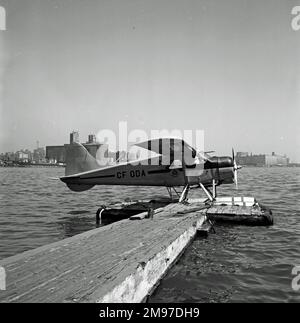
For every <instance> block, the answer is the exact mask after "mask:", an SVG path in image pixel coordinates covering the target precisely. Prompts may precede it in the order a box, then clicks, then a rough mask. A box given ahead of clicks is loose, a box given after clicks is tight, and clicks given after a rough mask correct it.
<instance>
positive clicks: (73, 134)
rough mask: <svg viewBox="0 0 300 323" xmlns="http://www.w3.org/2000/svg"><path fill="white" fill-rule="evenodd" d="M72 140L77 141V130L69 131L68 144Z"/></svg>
mask: <svg viewBox="0 0 300 323" xmlns="http://www.w3.org/2000/svg"><path fill="white" fill-rule="evenodd" d="M74 142H79V132H78V131H73V132H71V133H70V144H73V143H74Z"/></svg>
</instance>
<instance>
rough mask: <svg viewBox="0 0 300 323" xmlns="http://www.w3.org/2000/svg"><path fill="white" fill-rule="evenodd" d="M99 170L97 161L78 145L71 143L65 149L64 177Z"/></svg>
mask: <svg viewBox="0 0 300 323" xmlns="http://www.w3.org/2000/svg"><path fill="white" fill-rule="evenodd" d="M97 168H100V165H99V164H98V163H97V160H96V159H95V158H94V157H93V156H92V155H91V154H90V153H89V152H88V151H87V150H86V148H85V147H84V146H83V145H81V144H80V143H76V142H75V143H72V144H70V145H68V146H67V149H66V169H65V175H66V176H69V175H73V174H77V173H82V172H86V171H89V170H93V169H97Z"/></svg>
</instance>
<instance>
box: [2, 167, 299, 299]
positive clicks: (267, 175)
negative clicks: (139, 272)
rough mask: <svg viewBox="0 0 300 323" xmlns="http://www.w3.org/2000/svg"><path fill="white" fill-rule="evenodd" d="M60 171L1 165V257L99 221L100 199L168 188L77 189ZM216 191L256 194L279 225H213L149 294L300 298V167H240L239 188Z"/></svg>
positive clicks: (162, 296)
mask: <svg viewBox="0 0 300 323" xmlns="http://www.w3.org/2000/svg"><path fill="white" fill-rule="evenodd" d="M63 173H64V169H63V168H36V167H32V168H0V259H3V258H5V257H8V256H11V255H14V254H17V253H20V252H22V251H25V250H28V249H32V248H35V247H38V246H41V245H44V244H47V243H51V242H54V241H57V240H61V239H64V238H66V237H69V236H72V235H74V234H78V233H80V232H84V231H86V230H90V229H93V228H95V227H96V224H95V212H96V210H97V208H98V207H99V206H100V205H101V204H106V205H107V204H108V203H113V202H118V201H123V200H124V199H126V198H135V199H139V198H147V197H149V198H150V197H152V196H154V195H158V194H161V195H165V192H166V190H165V189H164V188H159V189H158V191H157V189H155V188H143V187H140V188H136V187H117V186H113V187H95V188H93V189H92V190H90V191H87V192H82V193H74V192H71V191H70V190H68V189H67V188H66V186H65V185H64V184H63V183H62V182H60V181H59V180H51V179H50V178H51V177H58V176H61V175H63ZM218 192H219V193H220V195H232V194H235V195H241V196H242V195H244V196H255V197H256V198H257V199H258V200H259V201H260V202H261V203H263V204H265V205H267V206H269V207H270V208H271V209H272V210H273V213H274V215H275V225H274V226H272V227H268V228H267V227H244V226H230V225H226V226H224V225H218V226H216V232H217V233H216V234H211V235H210V236H209V238H208V239H197V240H195V241H194V243H193V244H192V245H191V246H190V247H189V248H188V249H187V251H186V252H185V254H184V255H183V257H182V258H181V259H180V260H179V262H178V263H177V264H176V265H175V266H174V267H173V268H172V269H171V270H170V272H169V273H168V275H167V276H166V277H165V278H164V279H163V281H162V283H161V285H160V286H159V287H158V289H157V290H156V292H155V293H154V294H153V295H152V297H151V298H150V302H238V301H243V302H253V301H258V302H275V301H287V302H292V301H293V302H299V301H300V291H299V292H295V291H293V290H292V288H291V281H292V278H293V276H292V274H291V271H292V268H293V266H294V265H300V257H299V245H300V238H299V237H300V223H299V214H300V202H299V201H300V169H299V168H243V169H242V171H240V172H239V191H238V194H237V192H235V191H234V188H233V186H232V185H227V186H222V187H221V188H219V190H218ZM195 194H200V191H194V192H193V195H195Z"/></svg>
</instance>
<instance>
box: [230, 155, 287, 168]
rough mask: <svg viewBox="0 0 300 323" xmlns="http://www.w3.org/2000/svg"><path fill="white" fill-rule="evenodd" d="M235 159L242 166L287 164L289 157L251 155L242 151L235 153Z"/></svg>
mask: <svg viewBox="0 0 300 323" xmlns="http://www.w3.org/2000/svg"><path fill="white" fill-rule="evenodd" d="M236 161H237V163H238V164H239V165H244V166H287V165H288V164H289V159H288V158H287V157H286V156H280V155H276V154H275V153H274V152H272V155H266V154H260V155H252V154H250V155H249V154H248V153H244V152H238V153H237V154H236Z"/></svg>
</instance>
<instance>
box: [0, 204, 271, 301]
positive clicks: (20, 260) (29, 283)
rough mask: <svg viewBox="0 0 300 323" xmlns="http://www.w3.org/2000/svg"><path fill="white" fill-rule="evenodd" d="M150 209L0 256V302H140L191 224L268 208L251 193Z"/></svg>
mask: <svg viewBox="0 0 300 323" xmlns="http://www.w3.org/2000/svg"><path fill="white" fill-rule="evenodd" d="M150 205H153V201H152V202H151V203H150ZM144 209H147V208H144V207H143V208H142V209H141V210H142V211H143V210H144ZM112 210H113V212H114V209H112ZM131 211H132V208H131V209H130V212H131ZM150 211H151V213H149V210H147V211H144V212H142V213H138V214H135V215H133V216H131V218H130V219H126V220H122V221H119V222H115V223H112V224H110V225H107V226H104V227H100V228H97V229H94V230H91V231H87V232H85V233H82V234H79V235H76V236H74V237H71V238H68V239H65V240H62V241H59V242H55V243H52V244H50V245H46V246H43V247H40V248H37V249H34V250H31V251H27V252H24V253H22V254H19V255H16V256H13V257H10V258H6V259H3V260H1V261H0V266H2V267H3V268H4V269H5V271H6V277H7V279H6V290H5V291H1V290H0V302H69V303H74V302H75V303H76V302H104V303H107V302H109V303H110V302H142V301H145V300H146V299H147V297H148V296H149V295H150V294H151V293H152V292H153V290H154V289H155V287H156V286H157V284H158V283H159V282H160V280H161V279H162V277H163V276H164V275H165V274H166V273H167V270H168V269H169V268H170V266H171V265H172V264H174V263H175V262H176V260H177V259H178V257H179V256H180V255H181V254H182V252H183V251H184V250H185V249H186V247H187V246H188V245H189V244H190V243H191V242H192V241H193V238H194V237H195V235H196V234H197V232H199V234H200V235H202V236H207V234H208V232H209V230H210V227H211V220H213V221H218V220H221V221H223V220H224V221H228V220H230V221H231V222H235V220H238V221H236V222H237V223H241V222H243V221H244V222H245V221H246V222H245V223H244V224H249V223H247V221H248V222H249V221H250V224H255V223H258V225H262V223H263V221H265V220H266V219H268V216H269V214H267V213H265V212H264V210H263V209H262V208H261V207H260V206H259V205H258V204H257V203H256V201H255V200H254V199H253V198H252V200H251V198H242V199H241V198H233V199H231V198H229V199H228V198H227V199H226V198H219V199H218V198H217V199H216V201H215V202H214V204H213V205H210V204H206V203H205V199H194V200H189V203H188V204H179V203H171V204H168V205H165V202H164V203H163V206H161V207H159V204H156V208H155V209H152V210H150ZM153 213H154V214H153ZM240 219H242V220H243V221H239V220H240ZM133 220H135V221H133ZM272 221H273V219H272ZM270 224H271V223H270V222H269V223H265V224H264V225H270Z"/></svg>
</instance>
